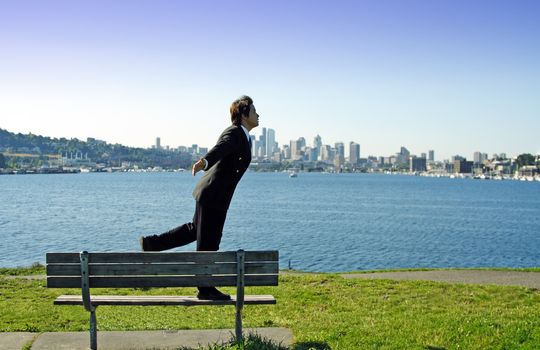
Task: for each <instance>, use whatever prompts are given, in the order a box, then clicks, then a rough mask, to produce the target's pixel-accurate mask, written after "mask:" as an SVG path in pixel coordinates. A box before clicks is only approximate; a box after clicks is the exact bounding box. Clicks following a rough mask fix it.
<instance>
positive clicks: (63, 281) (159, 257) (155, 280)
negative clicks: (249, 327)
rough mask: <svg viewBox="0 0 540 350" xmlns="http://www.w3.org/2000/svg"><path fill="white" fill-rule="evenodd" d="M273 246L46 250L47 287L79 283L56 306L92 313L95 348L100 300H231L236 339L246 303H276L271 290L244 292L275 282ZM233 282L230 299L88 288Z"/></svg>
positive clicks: (216, 302) (202, 302) (150, 302)
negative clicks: (250, 248) (229, 249)
mask: <svg viewBox="0 0 540 350" xmlns="http://www.w3.org/2000/svg"><path fill="white" fill-rule="evenodd" d="M278 256H279V255H278V252H277V251H243V250H239V251H236V252H234V251H233V252H178V253H161V252H144V253H88V252H81V253H47V256H46V262H47V287H48V288H81V290H82V295H61V296H59V297H58V298H57V299H56V300H55V301H54V304H56V305H84V308H85V309H86V310H87V311H89V312H90V347H91V349H93V350H95V349H97V321H96V308H97V307H98V306H100V305H128V306H131V305H142V306H151V305H183V306H197V305H235V306H236V339H237V340H238V341H241V340H242V309H243V306H244V304H275V303H276V300H275V298H274V297H273V296H272V295H244V287H245V286H277V285H278V273H279V264H278ZM225 286H228V287H232V286H235V287H236V296H234V295H233V296H231V297H232V300H200V299H198V298H197V297H195V296H174V295H173V296H171V295H167V296H154V295H152V296H150V295H144V296H141V295H138V296H133V295H115V296H112V295H90V288H141V287H225Z"/></svg>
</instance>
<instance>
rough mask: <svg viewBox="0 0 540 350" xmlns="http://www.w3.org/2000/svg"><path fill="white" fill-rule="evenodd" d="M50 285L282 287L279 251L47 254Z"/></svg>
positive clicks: (54, 286) (95, 286)
mask: <svg viewBox="0 0 540 350" xmlns="http://www.w3.org/2000/svg"><path fill="white" fill-rule="evenodd" d="M46 262H47V287H49V288H80V287H81V278H83V279H86V275H85V273H87V276H88V277H87V281H88V283H89V286H88V287H89V288H134V287H205V286H215V287H221V286H238V281H239V275H241V276H242V280H243V285H245V286H277V285H278V273H279V254H278V251H243V250H240V251H237V252H234V251H232V252H175V253H158V252H144V253H87V252H81V253H47V256H46Z"/></svg>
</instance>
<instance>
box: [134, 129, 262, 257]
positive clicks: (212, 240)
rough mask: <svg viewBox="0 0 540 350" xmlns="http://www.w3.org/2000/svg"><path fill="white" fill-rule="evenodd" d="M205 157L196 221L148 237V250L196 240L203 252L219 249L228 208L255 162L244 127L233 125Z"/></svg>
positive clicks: (196, 190)
mask: <svg viewBox="0 0 540 350" xmlns="http://www.w3.org/2000/svg"><path fill="white" fill-rule="evenodd" d="M204 158H205V159H206V161H207V163H208V165H207V167H206V169H207V170H206V172H205V174H204V175H203V177H202V178H201V179H200V180H199V182H198V183H197V186H196V187H195V190H194V191H193V197H194V198H195V200H196V205H195V215H194V216H193V221H192V222H190V223H186V224H184V225H181V226H178V227H176V228H174V229H172V230H170V231H168V232H165V233H163V234H161V235H154V236H148V237H144V245H145V247H146V248H147V249H146V250H156V251H161V250H166V249H171V248H175V247H180V246H183V245H186V244H188V243H191V242H194V241H195V240H196V241H197V250H199V251H216V250H218V249H219V243H220V242H221V235H222V231H223V225H224V224H225V218H226V216H227V209H229V205H230V203H231V200H232V197H233V194H234V190H235V189H236V185H238V182H239V181H240V179H241V178H242V175H244V173H245V172H246V170H247V168H248V166H249V163H250V162H251V148H250V143H249V141H248V138H247V135H246V133H245V132H244V130H243V129H242V127H240V126H236V125H232V126H230V127H228V128H227V129H225V131H223V133H222V134H221V136H220V137H219V139H218V142H217V144H216V145H215V146H214V147H213V148H212V149H211V150H210V151H209V152H208V153H207V154H206V156H205V157H204Z"/></svg>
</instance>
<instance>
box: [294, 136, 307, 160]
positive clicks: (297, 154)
mask: <svg viewBox="0 0 540 350" xmlns="http://www.w3.org/2000/svg"><path fill="white" fill-rule="evenodd" d="M304 147H306V139H304V138H303V137H300V138H299V139H298V140H291V159H292V160H298V159H301V158H302V148H304Z"/></svg>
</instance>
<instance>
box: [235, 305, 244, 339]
mask: <svg viewBox="0 0 540 350" xmlns="http://www.w3.org/2000/svg"><path fill="white" fill-rule="evenodd" d="M242 339H243V337H242V308H241V307H238V306H237V307H236V341H237V343H238V344H240V343H242Z"/></svg>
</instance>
